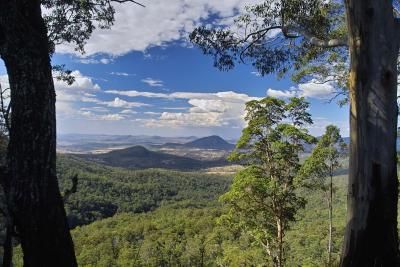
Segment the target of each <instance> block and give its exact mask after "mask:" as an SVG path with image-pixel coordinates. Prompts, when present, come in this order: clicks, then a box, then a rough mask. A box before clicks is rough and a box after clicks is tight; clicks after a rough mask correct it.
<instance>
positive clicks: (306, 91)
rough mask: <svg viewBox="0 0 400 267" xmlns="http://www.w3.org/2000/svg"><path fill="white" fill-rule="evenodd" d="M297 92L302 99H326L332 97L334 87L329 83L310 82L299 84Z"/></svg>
mask: <svg viewBox="0 0 400 267" xmlns="http://www.w3.org/2000/svg"><path fill="white" fill-rule="evenodd" d="M299 90H300V92H301V95H302V96H304V97H310V98H318V99H327V98H331V97H332V96H333V94H334V92H335V87H334V86H333V85H332V84H331V83H324V84H318V83H315V82H314V81H311V82H309V83H303V84H299Z"/></svg>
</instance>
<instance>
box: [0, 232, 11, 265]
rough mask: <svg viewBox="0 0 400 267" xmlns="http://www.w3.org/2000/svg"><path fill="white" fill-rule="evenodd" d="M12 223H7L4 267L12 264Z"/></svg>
mask: <svg viewBox="0 0 400 267" xmlns="http://www.w3.org/2000/svg"><path fill="white" fill-rule="evenodd" d="M12 228H13V227H12V225H10V224H7V228H6V238H5V241H4V244H3V265H2V267H11V266H12V256H13V244H12Z"/></svg>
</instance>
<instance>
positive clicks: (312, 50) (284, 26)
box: [190, 0, 348, 103]
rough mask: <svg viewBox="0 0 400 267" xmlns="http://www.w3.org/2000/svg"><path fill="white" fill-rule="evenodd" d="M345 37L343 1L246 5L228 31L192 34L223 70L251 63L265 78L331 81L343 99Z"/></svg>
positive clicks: (203, 29)
mask: <svg viewBox="0 0 400 267" xmlns="http://www.w3.org/2000/svg"><path fill="white" fill-rule="evenodd" d="M346 38H347V26H346V23H345V8H344V5H343V1H333V0H331V1H324V0H284V1H274V0H264V1H261V3H259V4H255V5H252V6H248V7H247V8H246V11H245V12H244V13H243V14H241V16H239V18H238V19H236V20H235V24H234V25H233V26H231V27H230V28H215V27H213V28H207V27H199V28H197V29H195V30H194V31H193V32H192V34H191V35H190V39H191V41H192V42H193V43H194V44H196V45H198V46H199V47H200V48H201V49H202V51H203V53H204V54H206V55H211V56H213V58H214V66H216V67H218V68H219V69H221V70H229V69H232V68H234V67H235V65H236V64H238V63H251V64H252V65H253V67H254V68H256V69H257V71H258V72H259V73H260V74H261V75H267V74H270V73H276V74H277V75H278V77H282V76H284V75H286V74H291V75H292V79H293V81H294V82H296V83H298V82H304V81H310V80H313V81H317V82H323V83H325V82H329V83H331V84H333V85H335V86H336V88H337V93H338V94H339V95H340V94H347V88H348V51H347V45H346ZM328 40H338V43H337V45H328V44H327V41H328ZM344 100H346V98H345V99H344ZM339 101H343V99H340V100H339ZM344 102H345V101H344ZM344 102H343V103H344Z"/></svg>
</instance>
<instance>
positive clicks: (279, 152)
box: [221, 97, 314, 267]
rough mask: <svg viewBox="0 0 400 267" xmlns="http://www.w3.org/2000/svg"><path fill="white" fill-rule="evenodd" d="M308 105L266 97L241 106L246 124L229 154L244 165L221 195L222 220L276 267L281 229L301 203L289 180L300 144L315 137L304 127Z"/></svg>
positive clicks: (281, 247)
mask: <svg viewBox="0 0 400 267" xmlns="http://www.w3.org/2000/svg"><path fill="white" fill-rule="evenodd" d="M307 108H308V104H307V103H306V102H304V99H302V98H300V99H298V98H293V99H291V100H290V102H288V103H285V102H284V101H283V100H278V99H276V98H271V97H267V98H264V99H261V100H253V101H250V102H248V103H247V104H246V118H245V119H246V121H247V122H248V126H247V127H246V128H245V129H244V130H243V134H242V136H241V137H240V139H239V141H238V143H237V145H236V150H235V151H234V152H233V153H232V154H231V155H230V160H232V161H236V162H239V163H241V164H243V165H244V166H245V168H244V169H243V170H242V171H240V172H239V173H238V174H237V175H236V176H235V179H234V181H233V184H232V186H231V188H230V190H229V192H227V193H226V194H225V195H223V196H222V197H221V200H223V201H225V202H226V203H227V204H228V206H229V207H230V209H229V211H228V214H227V215H225V216H224V218H225V219H228V221H229V222H230V223H233V224H234V225H235V226H236V227H238V228H239V229H240V230H242V231H245V232H247V233H249V234H250V235H252V236H253V237H254V238H255V239H256V241H257V242H259V243H260V244H261V245H262V247H263V248H264V251H265V253H266V255H268V257H269V258H270V262H271V264H273V265H274V266H277V267H281V266H283V265H284V262H285V253H284V237H285V233H286V231H287V229H288V228H289V226H290V222H293V221H294V220H295V215H296V213H297V211H298V210H299V209H300V208H302V207H304V204H305V202H304V199H303V198H301V197H300V196H298V195H297V194H296V189H297V185H298V184H296V183H295V182H294V178H295V177H296V175H297V172H298V170H299V168H300V163H299V153H300V152H302V151H303V149H304V147H303V144H305V143H311V142H313V141H314V138H313V137H312V136H310V135H309V134H308V133H307V130H306V129H304V128H303V126H305V125H308V124H311V123H312V120H311V116H310V114H309V113H308V112H307ZM287 119H288V120H289V121H293V123H287V122H285V120H287Z"/></svg>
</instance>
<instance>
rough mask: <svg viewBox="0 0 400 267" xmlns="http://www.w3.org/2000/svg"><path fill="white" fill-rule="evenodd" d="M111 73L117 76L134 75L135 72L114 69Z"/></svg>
mask: <svg viewBox="0 0 400 267" xmlns="http://www.w3.org/2000/svg"><path fill="white" fill-rule="evenodd" d="M110 74H111V75H115V76H134V74H130V73H126V72H118V71H113V72H110Z"/></svg>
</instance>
